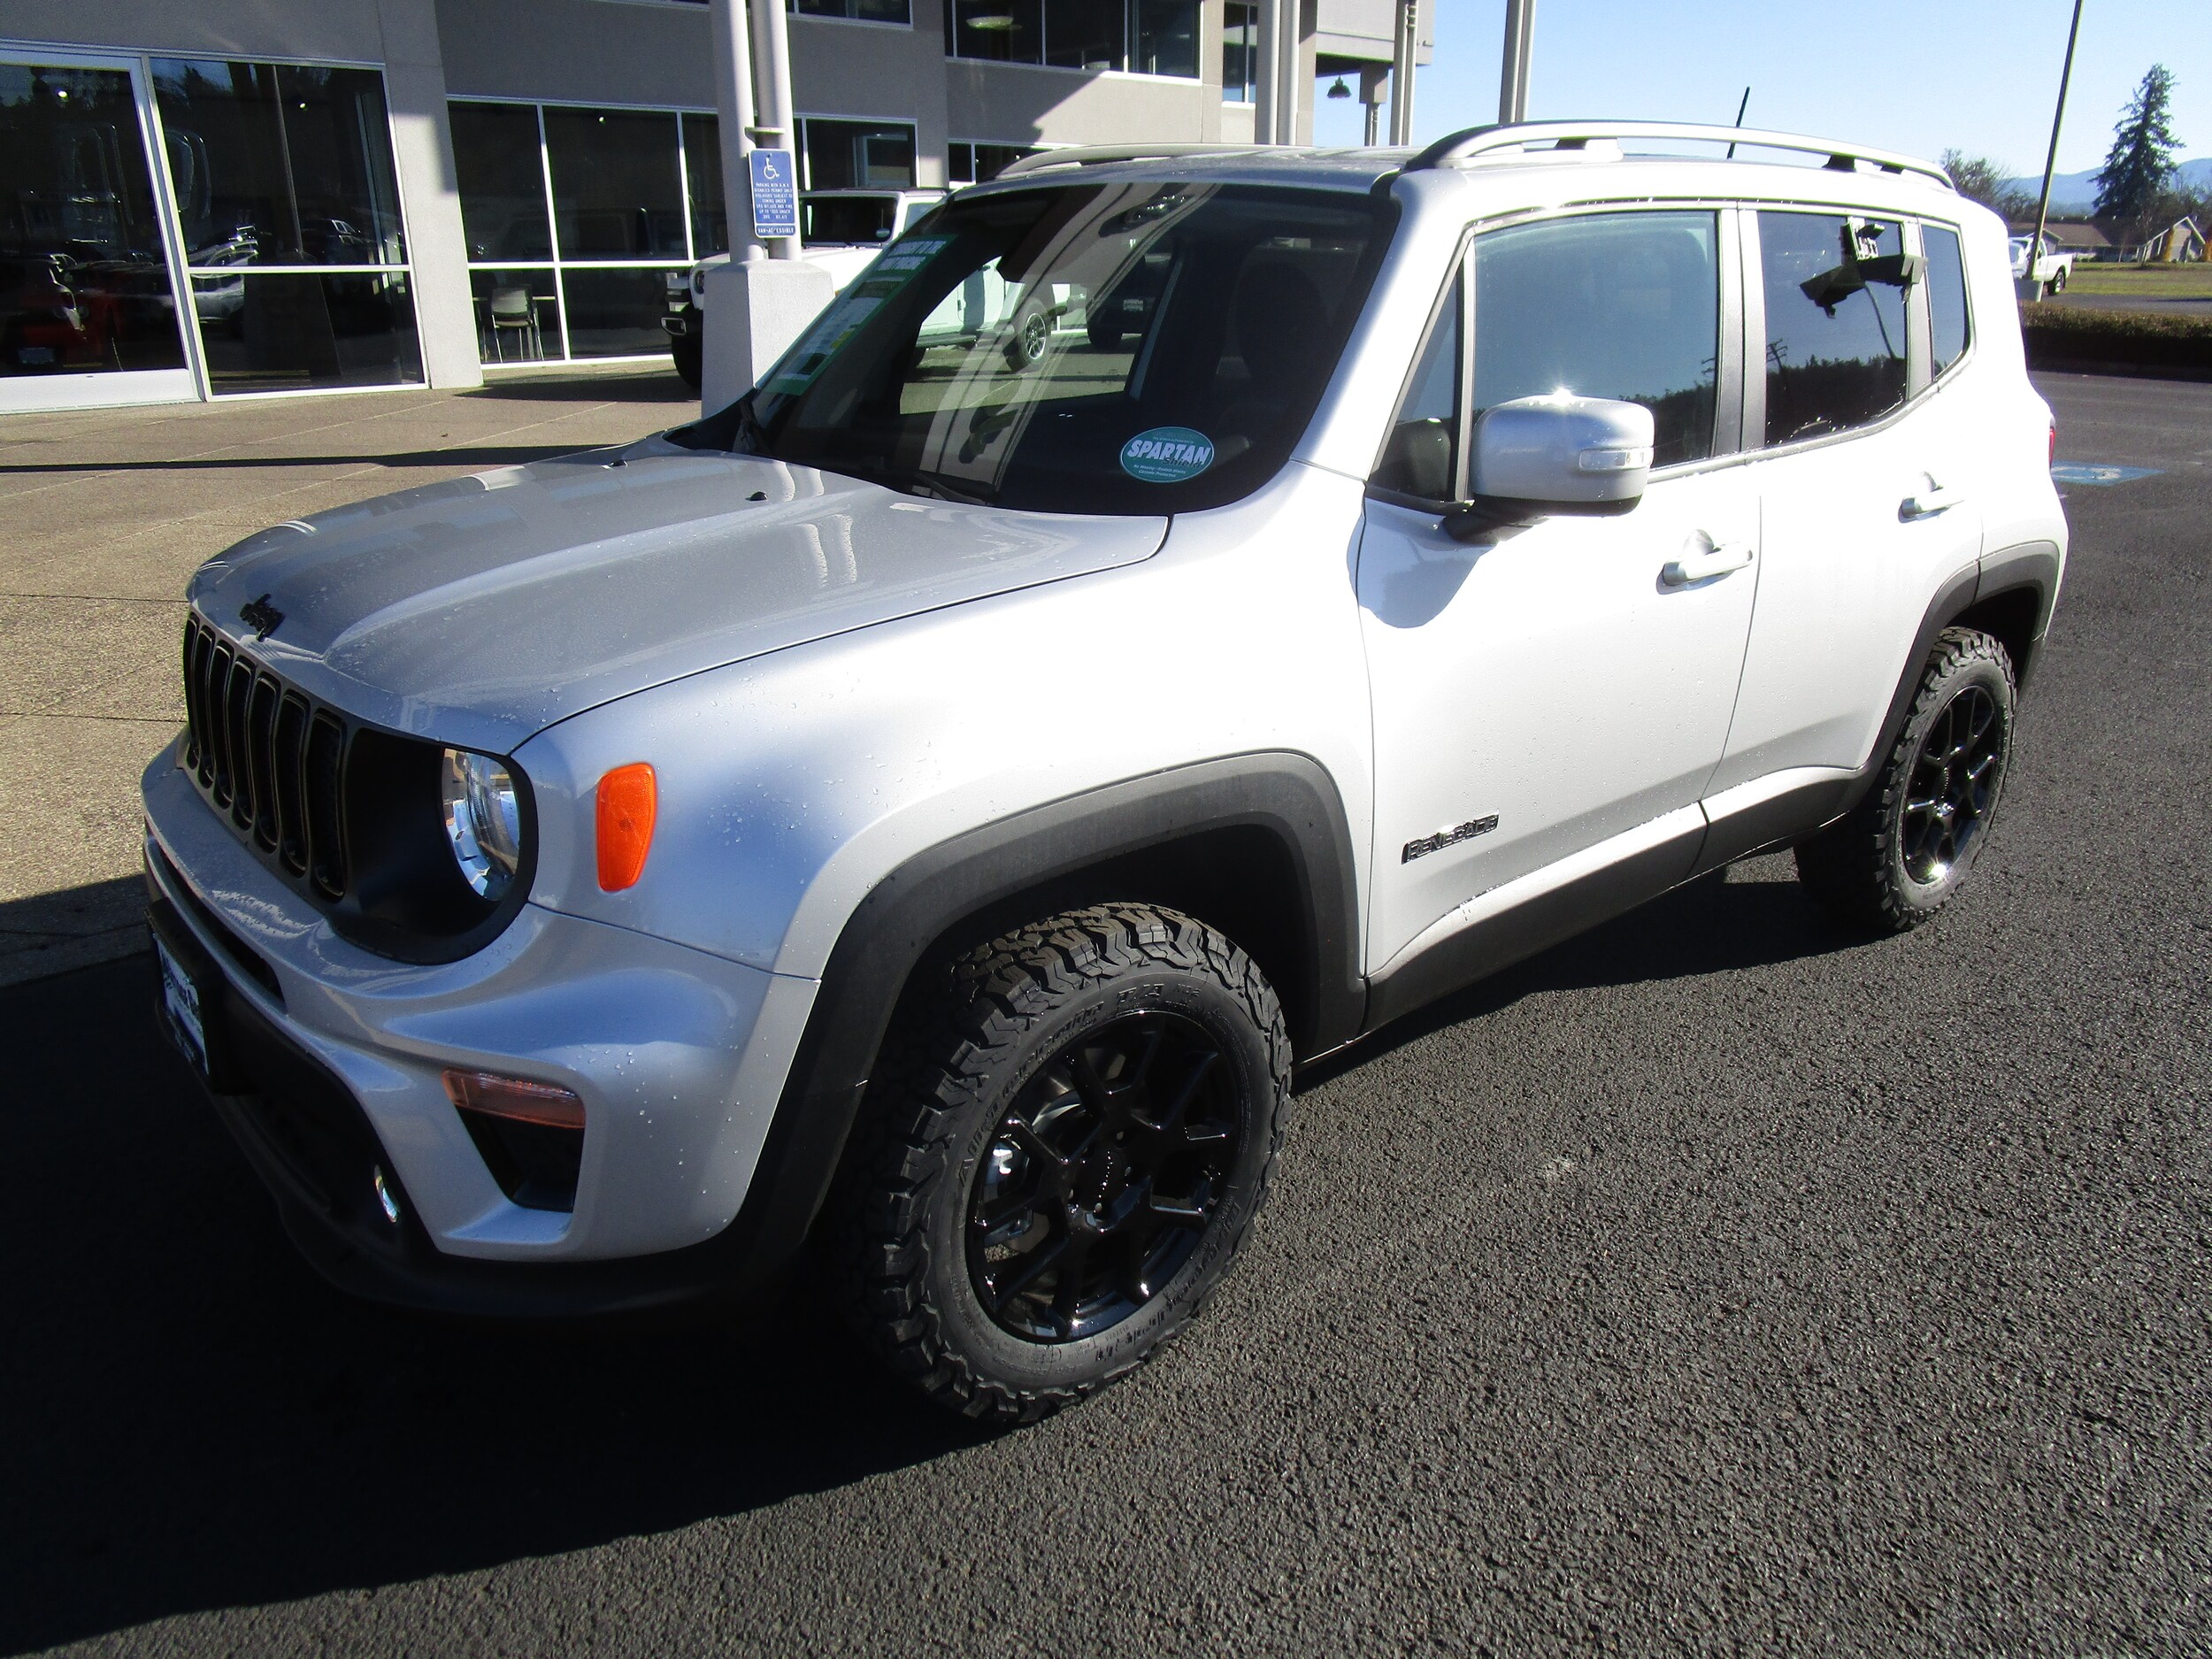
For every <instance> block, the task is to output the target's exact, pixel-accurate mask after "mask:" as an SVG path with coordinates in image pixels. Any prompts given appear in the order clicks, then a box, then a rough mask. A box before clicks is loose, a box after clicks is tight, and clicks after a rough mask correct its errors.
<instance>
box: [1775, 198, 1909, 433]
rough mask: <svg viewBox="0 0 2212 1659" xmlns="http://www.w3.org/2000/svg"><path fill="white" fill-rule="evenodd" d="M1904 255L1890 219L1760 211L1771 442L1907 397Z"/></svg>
mask: <svg viewBox="0 0 2212 1659" xmlns="http://www.w3.org/2000/svg"><path fill="white" fill-rule="evenodd" d="M1903 252H1904V242H1903V239H1902V236H1901V233H1900V230H1899V227H1898V226H1897V225H1896V224H1895V223H1893V222H1891V223H1880V222H1877V221H1874V220H1871V219H1846V218H1841V217H1839V216H1838V215H1835V214H1832V213H1768V212H1762V213H1761V214H1760V215H1759V259H1760V265H1761V267H1762V269H1763V273H1764V286H1765V292H1766V313H1767V341H1766V357H1767V419H1766V441H1767V442H1769V443H1787V442H1791V441H1792V440H1793V439H1798V438H1816V437H1819V436H1821V435H1822V434H1825V433H1831V432H1841V431H1844V430H1846V429H1847V428H1848V427H1851V426H1863V425H1864V424H1865V423H1866V422H1868V421H1870V420H1873V419H1877V418H1878V417H1879V416H1881V415H1884V414H1886V413H1887V412H1888V411H1891V410H1893V409H1895V408H1896V407H1898V406H1899V405H1900V404H1901V403H1903V402H1904V401H1905V289H1904V272H1903V258H1902V256H1903Z"/></svg>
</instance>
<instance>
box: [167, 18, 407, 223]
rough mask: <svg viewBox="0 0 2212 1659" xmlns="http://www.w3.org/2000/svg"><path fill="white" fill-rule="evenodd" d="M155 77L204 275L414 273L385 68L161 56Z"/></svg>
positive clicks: (179, 192)
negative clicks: (382, 269)
mask: <svg viewBox="0 0 2212 1659" xmlns="http://www.w3.org/2000/svg"><path fill="white" fill-rule="evenodd" d="M153 74H154V98H155V102H156V104H157V105H158V106H159V108H160V111H161V122H162V127H163V130H164V136H165V142H166V147H167V150H168V163H169V172H170V176H171V179H172V180H173V183H174V186H175V189H176V200H177V214H178V219H179V221H180V224H181V227H182V228H183V233H184V243H185V251H186V257H187V258H188V260H189V261H190V262H191V263H192V264H193V265H384V266H392V265H403V264H404V263H406V259H407V250H406V245H405V243H404V242H403V238H402V236H401V234H400V223H399V191H398V188H397V185H396V180H395V178H394V174H393V169H392V146H391V134H390V128H389V125H388V120H387V118H386V115H385V111H384V79H383V77H382V76H381V75H380V74H379V73H377V72H376V71H375V70H373V69H317V68H301V67H297V66H295V65H288V64H250V63H215V62H204V61H201V60H197V59H192V58H156V59H155V60H154V65H153Z"/></svg>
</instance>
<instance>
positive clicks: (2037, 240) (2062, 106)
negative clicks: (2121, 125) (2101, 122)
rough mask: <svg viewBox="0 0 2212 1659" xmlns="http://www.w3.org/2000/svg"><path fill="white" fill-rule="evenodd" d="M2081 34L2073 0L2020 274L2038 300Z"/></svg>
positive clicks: (2025, 289) (2025, 291)
mask: <svg viewBox="0 0 2212 1659" xmlns="http://www.w3.org/2000/svg"><path fill="white" fill-rule="evenodd" d="M2080 34H2081V0H2074V20H2073V22H2072V24H2071V25H2070V26H2069V27H2068V28H2067V30H2066V63H2065V66H2064V67H2063V68H2062V69H2061V70H2060V71H2059V72H2058V108H2056V109H2055V110H2053V111H2051V147H2050V149H2049V150H2047V151H2046V152H2045V153H2044V157H2043V193H2042V194H2041V195H2040V196H2037V197H2036V198H2035V234H2034V236H2033V237H2032V238H2031V239H2030V240H2029V242H2028V267H2027V270H2026V271H2025V272H2024V273H2022V275H2021V287H2020V290H2019V291H2020V293H2021V295H2022V296H2023V297H2032V298H2035V299H2041V298H2042V297H2043V285H2042V283H2040V282H2039V281H2038V280H2036V275H2035V267H2036V266H2037V265H2039V264H2040V263H2041V262H2042V258H2043V221H2044V220H2045V219H2047V217H2049V214H2050V211H2051V169H2052V168H2054V167H2055V166H2057V165H2058V129H2059V124H2060V123H2061V122H2062V121H2063V120H2065V119H2066V83H2067V82H2068V81H2071V80H2072V79H2073V78H2074V41H2075V38H2076V37H2077V36H2078V35H2080Z"/></svg>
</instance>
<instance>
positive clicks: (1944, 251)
mask: <svg viewBox="0 0 2212 1659" xmlns="http://www.w3.org/2000/svg"><path fill="white" fill-rule="evenodd" d="M1920 245H1921V247H1922V248H1923V249H1924V250H1926V253H1927V256H1928V325H1929V333H1930V334H1931V335H1932V345H1933V347H1934V354H1935V362H1934V365H1933V367H1934V371H1935V373H1938V374H1940V373H1943V371H1944V370H1946V369H1947V368H1949V367H1950V366H1951V365H1953V364H1954V363H1956V362H1957V361H1958V360H1959V359H1960V358H1961V357H1964V356H1965V355H1966V342H1967V337H1968V336H1967V321H1966V265H1965V262H1964V261H1963V260H1962V258H1960V257H1959V234H1958V232H1956V231H1955V230H1947V229H1945V228H1944V227H1942V226H1940V225H1924V226H1922V227H1920Z"/></svg>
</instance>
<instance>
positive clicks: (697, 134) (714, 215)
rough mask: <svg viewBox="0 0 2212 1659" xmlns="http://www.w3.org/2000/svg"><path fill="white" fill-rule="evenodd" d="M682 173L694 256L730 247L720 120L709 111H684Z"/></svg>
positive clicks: (700, 257)
mask: <svg viewBox="0 0 2212 1659" xmlns="http://www.w3.org/2000/svg"><path fill="white" fill-rule="evenodd" d="M682 119H683V126H684V174H685V177H686V179H687V182H688V183H689V184H690V187H691V253H692V257H694V258H695V259H703V258H705V257H707V256H708V255H709V254H717V253H727V252H729V250H730V214H729V209H728V208H727V207H726V205H725V204H724V203H723V200H722V123H721V121H720V120H719V119H717V118H716V117H714V116H711V115H686V116H684V117H683V118H682Z"/></svg>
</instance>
